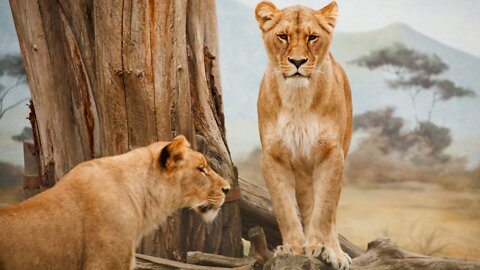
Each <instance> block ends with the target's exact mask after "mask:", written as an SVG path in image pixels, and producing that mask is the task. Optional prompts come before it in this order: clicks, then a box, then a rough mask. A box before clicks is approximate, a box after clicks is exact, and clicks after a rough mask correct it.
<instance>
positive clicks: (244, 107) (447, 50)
mask: <svg viewBox="0 0 480 270" xmlns="http://www.w3.org/2000/svg"><path fill="white" fill-rule="evenodd" d="M217 10H218V13H217V14H218V20H219V24H218V25H219V34H220V67H221V72H222V87H223V91H224V94H223V97H224V105H225V114H226V122H227V130H228V137H229V145H230V147H231V151H232V153H233V156H234V158H236V159H237V160H238V159H241V158H243V157H245V155H246V154H248V152H249V151H251V150H252V148H253V147H255V146H258V145H259V140H258V129H257V116H256V100H257V94H258V86H259V84H260V80H261V77H262V75H263V72H264V69H265V66H266V55H265V49H264V45H263V41H262V39H261V33H260V30H259V29H258V27H257V22H256V21H255V18H254V11H253V9H251V8H249V7H247V6H244V5H243V4H241V3H238V2H236V1H234V0H230V1H217ZM394 43H403V44H405V45H406V46H407V47H409V48H412V49H415V50H417V51H420V52H424V53H428V54H436V55H438V56H439V57H440V58H441V59H442V60H443V61H444V62H445V63H447V64H448V66H449V67H450V68H449V70H448V71H447V72H445V73H444V74H442V76H443V77H445V78H448V79H450V80H452V81H454V82H455V83H456V84H458V85H460V86H463V87H468V88H470V89H473V90H474V91H475V92H476V93H477V97H474V98H464V99H452V100H450V101H447V102H444V103H440V104H438V105H437V106H436V107H435V110H434V112H433V117H432V121H433V122H435V123H436V124H438V125H441V126H445V127H448V128H450V129H451V132H452V135H453V138H454V142H453V143H452V145H451V146H450V148H449V149H448V152H450V153H452V154H454V155H457V156H468V157H469V159H470V162H471V164H473V163H476V162H478V160H479V159H480V143H479V142H478V140H476V139H475V138H478V137H479V135H480V121H478V117H479V116H480V97H479V96H480V83H479V82H478V80H477V77H478V76H479V75H480V73H479V72H480V59H479V58H477V57H475V56H473V55H470V54H467V53H464V52H462V51H459V50H457V49H454V48H451V47H449V46H446V45H444V44H442V43H440V42H438V41H436V40H434V39H432V38H429V37H428V36H427V35H424V34H422V33H419V32H416V31H415V30H414V29H412V28H411V27H409V26H407V25H405V24H402V23H395V24H392V25H388V26H386V27H385V28H383V29H379V30H376V31H370V32H363V33H340V32H339V33H335V35H334V40H333V43H332V46H331V50H332V53H333V55H334V57H335V58H336V60H337V61H338V62H340V63H341V64H342V66H343V67H344V68H345V70H346V72H347V75H348V77H349V79H350V83H351V86H352V91H353V104H354V113H355V114H358V113H363V112H365V111H367V110H374V109H380V108H384V107H386V106H393V107H395V108H396V114H397V115H399V116H402V117H403V118H404V119H405V120H406V121H407V123H406V124H407V127H408V126H409V127H412V126H413V124H414V121H413V119H414V116H413V111H412V108H411V104H410V100H409V98H408V95H407V94H406V93H404V92H400V91H394V90H391V89H390V88H389V87H388V86H387V84H386V83H385V76H386V74H385V73H384V72H382V71H370V70H368V69H366V68H361V67H358V66H356V65H354V64H350V61H352V60H354V59H357V58H359V57H360V56H363V55H365V54H368V53H369V52H371V51H373V50H376V49H380V48H383V47H388V46H390V45H392V44H394ZM429 102H430V96H429V95H427V94H425V95H424V96H419V99H418V107H419V112H420V114H421V115H422V114H424V115H426V113H427V109H428V107H429V104H430V103H429ZM353 146H354V147H355V145H353Z"/></svg>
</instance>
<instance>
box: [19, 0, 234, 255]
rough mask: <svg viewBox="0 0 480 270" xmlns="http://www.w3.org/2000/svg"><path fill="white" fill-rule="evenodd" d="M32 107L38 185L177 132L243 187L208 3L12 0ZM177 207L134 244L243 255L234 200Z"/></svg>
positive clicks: (159, 251) (175, 251)
mask: <svg viewBox="0 0 480 270" xmlns="http://www.w3.org/2000/svg"><path fill="white" fill-rule="evenodd" d="M10 5H11V8H12V13H13V17H14V21H15V27H16V29H17V33H18V38H19V42H20V48H21V51H22V55H23V58H24V62H25V66H26V71H27V77H28V81H29V86H30V90H31V94H32V99H33V104H34V105H35V107H34V109H35V115H36V125H35V127H36V128H35V130H34V132H33V133H34V135H35V143H36V149H37V151H38V154H39V157H40V171H41V177H42V181H41V182H42V183H41V184H42V186H44V187H51V186H52V185H53V184H55V182H56V181H58V180H59V179H60V178H62V176H63V175H64V174H65V173H66V172H68V171H69V170H70V169H72V168H73V167H74V166H75V165H77V164H78V163H80V162H82V161H85V160H88V159H91V158H96V157H101V156H109V155H116V154H120V153H124V152H126V151H128V150H130V149H132V148H135V147H138V146H144V145H147V144H149V143H152V142H155V141H158V140H169V139H171V138H172V137H174V136H175V135H177V134H184V135H185V136H186V137H187V138H188V139H189V140H190V141H191V143H192V145H193V146H194V147H197V146H198V148H199V149H200V150H202V151H203V152H204V153H205V154H206V156H207V159H208V161H209V162H210V164H211V165H212V167H213V168H214V169H215V170H216V171H217V172H219V173H220V174H221V175H222V176H223V177H225V178H226V179H228V180H229V181H230V182H231V184H232V186H233V187H237V186H238V181H237V175H236V172H235V169H234V166H233V164H232V162H231V159H230V153H229V150H228V146H227V143H226V140H225V125H224V118H223V108H222V97H221V88H220V78H219V70H218V61H217V59H216V56H217V55H218V48H217V25H216V14H215V2H214V1H213V0H205V1H187V0H183V1H182V0H177V1H165V0H150V1H133V0H123V1H113V0H105V1H93V0H78V1H66V0H57V1H51V0H33V1H27V0H11V1H10ZM190 212H191V211H187V210H184V211H179V212H178V213H176V214H175V215H174V216H173V217H171V218H169V220H168V222H167V224H165V226H164V227H163V228H162V229H161V230H159V231H158V232H157V233H155V235H153V236H151V237H147V238H146V239H145V240H144V241H143V243H142V245H141V247H140V251H142V252H145V253H148V254H152V255H155V256H160V257H165V258H170V259H177V260H179V259H183V258H184V256H185V254H186V252H187V251H190V250H199V251H204V252H209V253H219V254H223V255H228V256H241V255H242V243H241V238H240V229H241V228H240V220H239V218H240V212H239V206H238V201H231V202H227V203H226V204H225V206H224V207H223V210H222V214H221V215H220V216H219V217H218V218H217V220H216V221H215V223H214V224H212V225H207V224H205V223H203V221H202V220H201V219H200V218H198V217H196V216H194V215H193V214H192V213H190Z"/></svg>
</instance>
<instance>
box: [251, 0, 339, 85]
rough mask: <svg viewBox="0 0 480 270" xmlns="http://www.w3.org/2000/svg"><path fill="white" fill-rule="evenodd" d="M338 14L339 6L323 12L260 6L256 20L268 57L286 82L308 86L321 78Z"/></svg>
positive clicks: (269, 5)
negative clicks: (313, 79) (312, 80)
mask: <svg viewBox="0 0 480 270" xmlns="http://www.w3.org/2000/svg"><path fill="white" fill-rule="evenodd" d="M337 13H338V7H337V4H336V2H332V3H330V4H329V5H327V6H326V7H324V8H322V9H320V10H313V9H310V8H307V7H303V6H293V7H289V8H286V9H283V10H279V9H278V8H277V7H276V6H275V5H274V4H272V3H270V2H267V1H265V2H261V3H259V4H258V5H257V7H256V9H255V16H256V18H257V21H258V24H259V27H260V29H261V30H262V33H263V40H264V42H265V47H266V49H267V54H268V57H269V59H270V61H271V62H272V63H273V64H274V66H275V68H276V69H278V73H280V74H282V75H283V78H284V80H285V81H287V82H288V81H290V82H292V81H296V82H297V83H304V84H305V83H308V82H309V79H310V78H311V77H312V76H315V75H319V74H320V70H319V67H320V66H321V63H322V62H323V59H324V58H325V56H326V54H327V52H328V47H329V45H330V42H331V39H332V32H333V28H334V27H335V23H336V18H337Z"/></svg>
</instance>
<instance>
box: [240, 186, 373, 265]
mask: <svg viewBox="0 0 480 270" xmlns="http://www.w3.org/2000/svg"><path fill="white" fill-rule="evenodd" d="M238 181H239V184H240V188H241V190H242V198H241V200H240V211H241V216H242V236H243V237H244V238H245V239H249V236H248V231H249V229H250V228H253V227H256V226H260V227H262V228H263V230H264V231H265V235H266V238H267V243H268V247H269V248H270V249H273V248H275V247H276V246H278V245H280V244H281V243H282V237H281V235H280V231H279V229H278V225H277V221H276V219H275V215H274V213H273V208H272V204H271V203H270V196H269V195H268V191H267V190H266V189H265V188H264V187H261V186H258V185H256V184H254V183H252V182H251V181H249V180H247V179H245V178H242V177H239V179H238ZM339 238H340V244H341V245H342V249H343V251H345V252H346V253H348V255H350V257H352V258H355V257H357V256H359V255H361V254H362V253H364V251H362V250H361V249H360V248H358V247H357V246H355V245H354V244H352V243H351V242H350V241H348V240H347V239H346V238H345V237H343V236H342V235H339Z"/></svg>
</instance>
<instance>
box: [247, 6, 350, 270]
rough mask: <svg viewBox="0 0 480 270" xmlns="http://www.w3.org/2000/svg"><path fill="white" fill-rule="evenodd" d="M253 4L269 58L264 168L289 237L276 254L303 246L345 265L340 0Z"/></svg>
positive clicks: (262, 101)
mask: <svg viewBox="0 0 480 270" xmlns="http://www.w3.org/2000/svg"><path fill="white" fill-rule="evenodd" d="M255 12H256V18H257V20H258V23H259V26H260V29H261V30H262V33H263V39H264V41H265V47H266V50H267V54H268V59H269V62H268V66H267V70H266V72H265V75H264V77H263V80H262V83H261V85H260V93H259V96H258V103H257V108H258V120H259V129H260V138H261V142H262V147H263V155H262V170H263V176H264V178H265V181H266V184H267V187H268V190H269V192H270V196H271V199H272V204H273V208H274V210H275V214H276V216H277V221H278V225H279V227H280V231H281V233H282V238H283V245H282V246H280V247H278V248H277V250H276V254H284V253H288V254H304V253H305V254H307V255H310V256H315V257H318V258H320V259H321V260H322V261H324V262H326V263H330V264H332V265H333V266H334V267H335V268H340V269H347V268H348V267H349V264H350V261H351V260H350V258H349V257H348V255H347V254H345V253H344V252H343V251H342V249H341V248H340V244H339V241H338V235H337V231H336V229H335V214H336V213H335V212H336V208H337V203H338V199H339V196H340V191H341V189H342V182H343V163H344V159H345V157H346V155H347V152H348V147H349V144H350V138H351V130H352V102H351V93H350V86H349V84H348V79H347V77H346V75H345V73H344V71H343V69H342V68H341V67H340V65H339V64H337V63H336V62H335V60H334V59H333V56H332V55H331V54H330V53H329V49H328V48H329V45H330V41H331V39H332V33H333V28H334V27H335V23H336V17H337V12H338V10H337V4H336V3H335V2H332V3H331V4H329V5H328V6H326V7H324V8H322V9H321V10H318V11H316V10H312V9H310V8H306V7H302V6H294V7H290V8H286V9H283V10H279V9H277V8H276V7H275V6H274V5H273V4H272V3H270V2H261V3H259V4H258V5H257V8H256V10H255ZM297 205H298V209H299V210H300V214H301V219H299V218H298V216H297V212H298V211H297ZM302 225H303V226H302Z"/></svg>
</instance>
